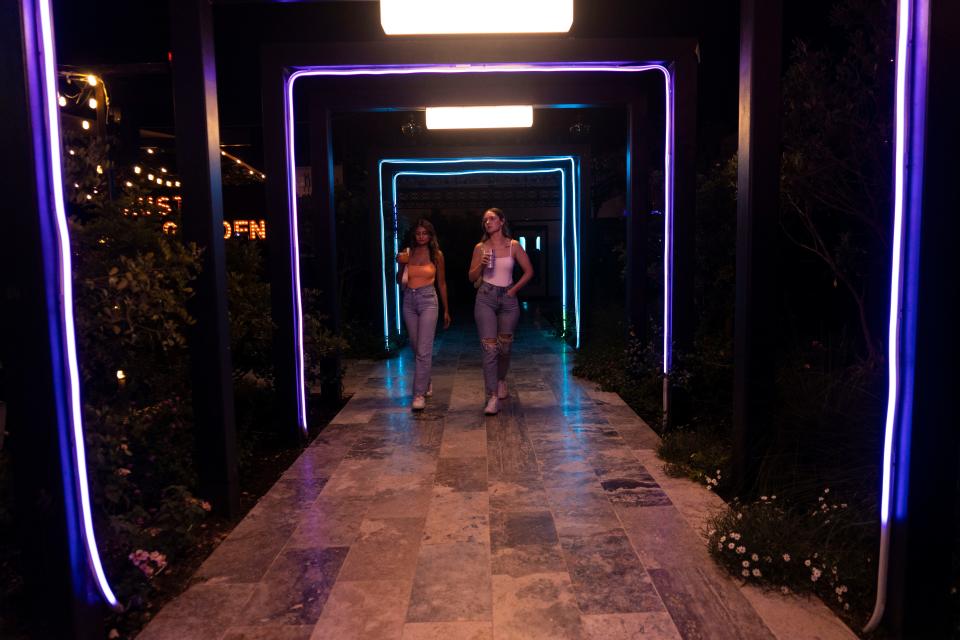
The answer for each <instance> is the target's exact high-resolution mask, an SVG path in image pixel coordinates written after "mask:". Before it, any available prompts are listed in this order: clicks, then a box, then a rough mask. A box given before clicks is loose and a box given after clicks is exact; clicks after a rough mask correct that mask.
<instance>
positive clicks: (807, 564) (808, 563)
mask: <svg viewBox="0 0 960 640" xmlns="http://www.w3.org/2000/svg"><path fill="white" fill-rule="evenodd" d="M803 566H805V567H809V566H810V559H809V558H807V559H806V560H804V561H803Z"/></svg>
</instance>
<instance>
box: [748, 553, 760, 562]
mask: <svg viewBox="0 0 960 640" xmlns="http://www.w3.org/2000/svg"><path fill="white" fill-rule="evenodd" d="M750 559H751V560H753V561H754V562H757V561H758V560H759V559H760V556H758V555H757V554H753V555H752V556H750Z"/></svg>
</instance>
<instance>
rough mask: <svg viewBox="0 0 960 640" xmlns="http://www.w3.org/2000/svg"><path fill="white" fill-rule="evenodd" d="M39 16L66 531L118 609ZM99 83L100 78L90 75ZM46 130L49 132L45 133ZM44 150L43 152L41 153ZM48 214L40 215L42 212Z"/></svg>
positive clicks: (42, 13) (48, 29)
mask: <svg viewBox="0 0 960 640" xmlns="http://www.w3.org/2000/svg"><path fill="white" fill-rule="evenodd" d="M36 7H37V10H38V14H39V15H38V16H36V18H39V31H40V33H39V36H40V48H41V51H40V52H39V53H40V55H41V59H40V60H39V62H40V64H41V65H42V68H41V69H39V70H37V71H38V73H34V74H31V77H32V78H38V77H39V78H40V80H41V86H40V92H41V95H42V96H43V100H44V104H43V115H44V117H45V119H46V122H45V123H44V126H43V127H38V130H37V131H36V132H35V134H34V135H35V142H34V145H35V148H37V149H38V153H39V154H40V155H43V156H44V158H45V159H47V160H48V161H49V165H48V166H46V167H42V168H39V167H38V170H39V171H40V172H42V173H45V174H46V175H44V176H42V177H41V180H40V181H41V182H43V183H45V185H46V186H45V188H46V189H48V190H49V193H48V200H47V201H48V202H51V203H52V204H53V211H52V214H53V216H52V217H53V227H54V229H55V231H56V254H55V255H47V256H45V259H46V261H47V264H48V266H49V267H50V271H51V272H53V277H52V280H53V282H52V283H50V284H49V287H48V289H49V290H50V291H56V292H57V293H58V294H59V296H58V297H59V299H58V300H57V303H56V305H55V309H56V311H57V313H51V318H50V321H51V348H52V349H54V350H58V349H59V350H60V351H61V353H58V354H57V356H58V357H62V358H63V361H64V364H65V369H66V371H65V372H64V374H65V375H62V376H61V375H57V374H55V376H54V378H55V381H56V383H57V385H58V387H59V386H62V387H63V388H60V389H58V392H61V393H63V394H64V395H66V396H67V398H68V406H69V411H68V416H67V418H68V420H69V425H68V426H67V428H68V429H69V434H68V435H67V436H66V437H64V441H65V442H69V445H68V448H69V449H71V451H69V452H68V451H63V452H61V453H62V455H63V459H64V484H65V486H64V493H65V499H66V502H67V512H68V514H71V513H76V515H77V517H78V519H79V525H80V530H79V531H76V529H75V526H74V524H73V523H72V522H71V523H69V524H68V530H70V531H71V534H72V535H73V534H75V535H77V536H78V537H79V538H80V541H81V546H82V548H83V549H84V551H85V553H86V560H87V565H88V566H89V569H90V571H91V573H92V574H93V577H94V579H95V582H96V585H97V588H98V590H99V591H100V595H101V596H102V597H103V599H104V600H106V602H107V603H108V604H109V605H110V607H112V608H114V609H117V608H118V607H119V606H120V605H119V603H118V601H117V598H116V596H114V594H113V590H112V589H111V588H110V584H109V582H108V581H107V576H106V573H105V572H104V569H103V564H102V563H101V560H100V552H99V550H98V548H97V539H96V536H95V534H94V530H93V514H92V512H91V506H90V488H89V483H88V480H87V460H86V450H85V444H84V434H83V411H82V407H81V404H80V373H79V367H78V364H77V347H76V337H75V328H74V319H73V274H72V267H71V263H70V235H69V233H68V230H67V214H66V208H65V206H64V200H63V170H62V159H61V155H60V149H61V141H60V114H59V112H58V109H57V80H56V60H55V56H54V31H53V15H52V12H51V8H50V3H49V0H40V1H39V2H37V4H36ZM24 22H25V24H24V29H25V31H26V30H29V29H31V28H32V27H33V24H32V23H31V21H30V20H27V19H25V20H24ZM27 60H28V62H27V64H28V65H30V64H34V61H33V59H32V58H31V57H30V56H27ZM90 78H92V79H93V81H92V82H91V83H90V84H91V85H93V84H96V78H95V77H94V76H90ZM43 129H45V130H43ZM44 146H46V147H47V148H46V150H45V152H40V151H39V150H40V149H42V148H43V147H44ZM44 213H46V212H43V211H42V212H41V214H44Z"/></svg>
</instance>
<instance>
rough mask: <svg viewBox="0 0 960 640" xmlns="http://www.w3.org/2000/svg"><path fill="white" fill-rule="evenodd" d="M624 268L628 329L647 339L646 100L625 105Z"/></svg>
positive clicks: (647, 178)
mask: <svg viewBox="0 0 960 640" xmlns="http://www.w3.org/2000/svg"><path fill="white" fill-rule="evenodd" d="M627 118H628V119H629V123H628V125H627V194H626V195H627V198H626V202H627V220H626V223H627V267H626V276H625V278H624V279H625V287H626V294H627V299H626V307H627V309H626V311H627V313H626V315H627V323H628V326H629V331H631V332H632V334H633V335H634V336H636V337H637V338H638V339H639V340H641V341H643V342H646V339H647V334H648V327H647V323H648V322H647V321H648V318H647V289H648V287H647V266H648V265H647V225H648V223H649V221H648V219H647V217H648V215H649V213H650V193H649V191H650V188H649V185H650V167H649V164H648V162H647V159H648V157H649V149H648V148H647V145H648V144H649V143H650V140H649V135H650V132H649V128H650V122H649V121H648V113H647V101H646V100H644V99H638V100H634V101H632V102H631V103H630V104H629V106H628V108H627Z"/></svg>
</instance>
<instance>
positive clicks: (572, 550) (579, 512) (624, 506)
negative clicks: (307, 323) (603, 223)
mask: <svg viewBox="0 0 960 640" xmlns="http://www.w3.org/2000/svg"><path fill="white" fill-rule="evenodd" d="M564 349H565V348H564V347H563V345H562V344H560V343H559V342H558V341H556V340H555V339H553V338H552V337H550V336H549V334H548V332H546V331H541V330H540V329H538V328H536V327H534V326H530V325H522V326H521V328H520V330H519V331H518V335H517V339H516V341H515V343H514V356H513V363H514V366H513V369H512V371H511V374H510V376H509V380H508V382H509V388H510V397H509V398H508V399H506V400H504V401H502V402H501V411H500V413H499V415H496V416H484V415H483V413H482V406H483V400H484V399H483V383H482V377H481V372H480V352H479V346H478V344H477V339H476V334H475V332H474V330H473V328H472V327H469V328H468V327H464V328H461V329H453V330H450V331H447V332H442V333H440V334H439V336H438V341H437V347H436V357H435V362H434V364H435V366H434V370H433V388H434V395H433V397H432V398H430V399H429V401H428V406H427V409H426V410H425V411H424V412H422V413H420V414H413V413H412V412H411V411H410V410H409V402H410V396H409V392H410V385H411V383H412V375H413V362H412V359H411V357H410V354H409V352H406V351H405V352H404V353H403V354H402V355H401V356H400V357H399V358H395V359H392V360H386V361H379V362H375V361H357V362H352V363H350V365H349V367H348V374H347V378H346V380H345V387H346V390H347V392H348V393H351V394H353V395H352V399H351V400H350V402H349V403H347V405H346V406H345V407H344V409H343V410H342V411H341V412H340V414H339V415H337V417H336V418H335V419H334V420H333V422H332V423H331V424H330V425H328V426H327V427H326V428H325V429H324V430H323V431H322V432H321V433H320V435H319V436H317V437H316V438H315V439H314V441H313V442H312V443H311V445H310V446H309V447H308V448H307V449H306V450H305V451H304V452H303V454H302V455H301V456H300V457H299V458H298V459H297V460H296V462H294V463H293V465H291V467H290V468H289V469H288V470H287V471H286V472H285V473H284V474H283V476H282V479H281V480H279V481H278V482H277V484H276V485H275V486H274V487H273V488H272V489H271V490H270V492H269V493H268V494H267V495H265V496H264V497H263V498H262V499H261V500H260V502H259V503H258V504H257V505H256V506H255V507H254V508H253V509H252V510H251V511H250V513H249V514H248V515H247V516H246V518H245V519H244V520H243V521H242V522H241V523H239V524H238V526H237V527H236V528H235V529H234V531H233V532H232V533H231V534H230V536H229V537H228V538H227V539H226V540H225V541H224V542H223V543H222V544H221V545H220V546H219V547H218V548H217V550H216V551H215V552H214V553H213V554H212V555H211V556H210V558H208V560H207V561H206V562H205V563H204V564H203V566H202V567H201V568H200V570H199V571H198V572H197V574H196V576H195V580H196V584H194V585H193V586H192V587H191V588H190V589H188V590H187V591H186V592H185V593H184V594H183V595H181V596H180V597H179V598H177V599H176V600H174V601H173V602H171V603H170V604H169V605H168V606H167V607H165V608H164V609H163V611H161V612H160V613H159V614H158V615H157V617H156V618H155V620H154V621H153V622H152V623H151V624H150V625H149V627H148V628H147V629H146V630H145V631H144V632H143V634H142V635H141V637H142V638H146V639H147V640H156V639H161V640H164V639H170V640H191V639H192V638H197V639H203V640H208V639H216V640H226V639H229V640H306V639H307V638H310V639H312V640H319V639H327V638H329V639H331V640H350V639H367V638H369V639H376V640H513V639H517V640H537V639H541V638H542V639H544V640H565V639H584V640H601V639H602V640H621V639H623V640H625V639H628V638H629V639H633V638H650V639H652V640H668V639H669V640H676V639H677V638H682V639H683V640H693V639H695V638H721V639H723V638H731V639H732V638H747V639H752V638H759V639H767V638H772V637H773V636H772V635H771V633H770V631H769V629H768V628H767V627H766V626H765V625H764V623H763V621H762V620H761V619H760V617H759V616H758V615H757V614H756V612H755V611H754V610H753V608H752V607H751V605H750V604H749V602H748V601H747V600H746V598H745V597H744V596H743V595H742V594H741V592H740V590H739V589H738V587H737V585H736V583H735V582H733V581H732V580H730V578H728V577H727V576H725V575H724V574H723V573H722V572H721V571H719V570H718V569H717V568H716V567H714V566H713V565H712V564H711V561H710V559H709V556H708V554H707V553H706V550H705V548H704V546H703V541H702V539H701V538H700V537H699V536H698V534H697V532H696V531H695V530H694V529H693V528H692V526H691V525H690V522H689V513H684V514H681V513H680V512H679V511H678V510H677V507H676V506H674V503H673V501H672V500H671V498H670V495H669V493H670V490H669V487H668V490H667V491H665V490H664V487H663V486H661V484H660V483H658V481H657V480H656V478H655V477H654V474H651V473H650V472H649V471H648V467H650V466H652V465H654V464H656V462H655V460H656V459H655V457H654V455H653V449H655V447H656V445H657V443H658V441H659V439H658V438H657V436H656V434H655V433H653V432H652V431H651V430H650V429H649V427H647V425H646V424H645V423H644V422H643V421H642V420H641V419H640V418H638V417H637V416H636V415H635V414H634V413H633V411H631V410H630V408H629V407H627V406H626V405H625V404H624V403H623V401H622V400H621V399H620V398H619V397H618V396H616V394H610V393H606V392H600V391H597V390H595V389H594V388H593V385H590V384H587V383H584V382H582V381H580V380H577V379H576V378H574V377H573V376H572V375H571V374H570V368H571V367H572V364H573V356H572V353H570V352H565V351H564ZM688 503H689V501H688V500H687V501H685V502H684V504H688ZM685 516H686V517H685Z"/></svg>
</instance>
